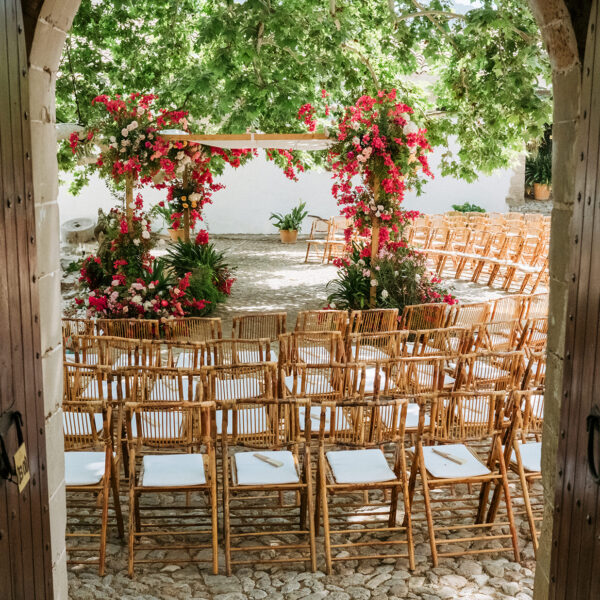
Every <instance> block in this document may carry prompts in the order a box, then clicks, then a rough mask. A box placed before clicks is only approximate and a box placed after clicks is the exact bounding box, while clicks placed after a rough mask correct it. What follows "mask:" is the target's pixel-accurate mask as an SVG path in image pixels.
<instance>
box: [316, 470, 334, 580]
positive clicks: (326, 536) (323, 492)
mask: <svg viewBox="0 0 600 600" xmlns="http://www.w3.org/2000/svg"><path fill="white" fill-rule="evenodd" d="M320 462H322V461H320ZM319 467H320V468H319V488H320V489H319V492H320V500H321V510H322V512H323V543H324V546H325V569H326V572H327V574H328V575H329V574H331V538H330V531H329V506H328V504H327V485H326V481H325V465H324V464H320V465H319Z"/></svg>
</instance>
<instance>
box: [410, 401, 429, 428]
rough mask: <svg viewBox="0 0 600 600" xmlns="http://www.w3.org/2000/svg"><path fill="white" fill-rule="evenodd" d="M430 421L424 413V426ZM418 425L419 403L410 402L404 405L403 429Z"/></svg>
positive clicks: (427, 425)
mask: <svg viewBox="0 0 600 600" xmlns="http://www.w3.org/2000/svg"><path fill="white" fill-rule="evenodd" d="M430 422H431V420H430V418H429V415H425V427H429V423H430ZM418 426H419V405H418V404H414V403H411V404H409V405H408V406H407V407H406V423H405V425H404V428H405V429H416V428H417V427H418Z"/></svg>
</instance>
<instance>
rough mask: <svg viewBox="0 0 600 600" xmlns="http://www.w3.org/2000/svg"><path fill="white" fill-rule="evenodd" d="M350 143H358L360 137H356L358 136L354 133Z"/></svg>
mask: <svg viewBox="0 0 600 600" xmlns="http://www.w3.org/2000/svg"><path fill="white" fill-rule="evenodd" d="M352 143H353V144H356V145H358V144H360V139H358V136H356V135H355V136H354V137H353V138H352Z"/></svg>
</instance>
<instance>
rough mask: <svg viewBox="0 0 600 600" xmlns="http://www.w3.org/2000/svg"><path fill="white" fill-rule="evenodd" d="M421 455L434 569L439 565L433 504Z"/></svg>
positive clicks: (424, 495) (422, 478)
mask: <svg viewBox="0 0 600 600" xmlns="http://www.w3.org/2000/svg"><path fill="white" fill-rule="evenodd" d="M417 451H418V453H419V470H420V471H421V481H422V483H423V499H424V501H425V516H426V518H427V529H428V531H429V545H430V546H431V562H432V564H433V566H434V567H437V565H438V554H437V544H436V540H435V530H434V528H433V516H432V514H431V503H430V500H429V483H428V481H427V470H426V469H425V460H424V458H423V452H422V451H421V450H417Z"/></svg>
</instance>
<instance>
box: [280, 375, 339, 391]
mask: <svg viewBox="0 0 600 600" xmlns="http://www.w3.org/2000/svg"><path fill="white" fill-rule="evenodd" d="M284 381H285V386H286V387H287V389H288V390H289V391H290V393H292V394H309V395H310V394H332V393H334V392H335V390H334V388H333V386H332V385H331V384H330V383H329V382H328V381H325V378H324V377H320V376H319V377H317V376H315V375H309V376H308V378H307V380H306V388H305V389H304V390H303V389H302V384H303V381H302V377H298V378H297V382H296V386H297V387H296V389H294V375H287V376H286V377H285V379H284Z"/></svg>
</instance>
